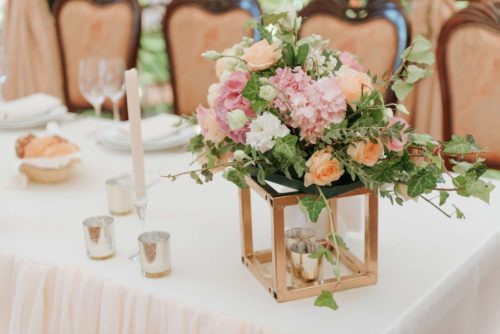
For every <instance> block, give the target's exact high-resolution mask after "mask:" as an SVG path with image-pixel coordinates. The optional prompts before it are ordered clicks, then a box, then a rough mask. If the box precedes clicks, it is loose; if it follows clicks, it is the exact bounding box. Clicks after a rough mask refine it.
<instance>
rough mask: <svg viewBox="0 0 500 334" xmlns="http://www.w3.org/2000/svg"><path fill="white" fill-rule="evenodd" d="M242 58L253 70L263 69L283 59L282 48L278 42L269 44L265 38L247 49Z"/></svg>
mask: <svg viewBox="0 0 500 334" xmlns="http://www.w3.org/2000/svg"><path fill="white" fill-rule="evenodd" d="M241 59H243V60H245V61H246V62H247V66H248V67H249V68H250V69H251V70H252V71H262V70H265V69H268V68H269V67H271V66H272V65H274V64H276V63H277V62H278V60H280V59H281V48H280V46H279V45H278V44H277V43H272V44H269V42H268V41H267V39H263V40H261V41H258V42H257V43H255V44H253V45H252V46H251V47H249V48H248V49H246V50H245V52H244V54H243V56H242V57H241Z"/></svg>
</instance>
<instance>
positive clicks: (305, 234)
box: [285, 227, 316, 271]
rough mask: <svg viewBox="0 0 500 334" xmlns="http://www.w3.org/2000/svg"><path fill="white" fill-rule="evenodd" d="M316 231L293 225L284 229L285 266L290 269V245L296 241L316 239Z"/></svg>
mask: <svg viewBox="0 0 500 334" xmlns="http://www.w3.org/2000/svg"><path fill="white" fill-rule="evenodd" d="M315 238H316V231H315V230H314V229H312V228H310V227H293V228H289V229H288V230H286V231H285V240H286V268H287V271H290V269H291V255H290V247H291V246H292V245H293V244H294V243H296V242H298V241H311V242H314V241H316V239H315Z"/></svg>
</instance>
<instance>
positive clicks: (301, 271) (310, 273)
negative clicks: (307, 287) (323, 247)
mask: <svg viewBox="0 0 500 334" xmlns="http://www.w3.org/2000/svg"><path fill="white" fill-rule="evenodd" d="M319 248H320V245H319V244H318V243H317V242H311V241H298V242H296V243H294V244H292V245H291V246H290V253H291V260H292V285H293V286H294V287H300V286H303V285H304V283H311V282H317V281H318V280H320V279H321V262H322V260H323V257H322V256H320V257H318V258H311V257H309V256H310V255H311V254H312V253H314V252H315V251H317V250H318V249H319Z"/></svg>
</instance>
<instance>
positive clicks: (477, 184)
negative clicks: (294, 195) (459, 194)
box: [465, 180, 495, 204]
mask: <svg viewBox="0 0 500 334" xmlns="http://www.w3.org/2000/svg"><path fill="white" fill-rule="evenodd" d="M494 188H495V186H494V185H493V183H491V182H484V181H483V180H475V181H473V182H469V183H467V185H466V187H465V191H467V192H468V193H469V195H470V196H473V197H476V198H479V199H480V200H482V201H484V202H486V203H488V204H489V203H490V193H491V191H492V190H493V189H494Z"/></svg>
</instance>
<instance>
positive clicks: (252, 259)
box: [240, 178, 378, 302]
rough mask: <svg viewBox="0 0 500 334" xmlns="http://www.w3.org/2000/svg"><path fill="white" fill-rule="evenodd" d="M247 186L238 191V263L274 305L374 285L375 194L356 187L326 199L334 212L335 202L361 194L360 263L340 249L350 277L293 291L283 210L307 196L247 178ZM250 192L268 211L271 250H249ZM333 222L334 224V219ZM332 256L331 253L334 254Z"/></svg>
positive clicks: (306, 284) (332, 279) (375, 242)
mask: <svg viewBox="0 0 500 334" xmlns="http://www.w3.org/2000/svg"><path fill="white" fill-rule="evenodd" d="M247 184H248V186H249V189H242V190H241V191H240V205H241V207H240V209H241V238H242V257H241V261H242V262H243V264H244V265H246V266H247V267H248V269H249V270H250V272H251V273H252V274H253V275H254V276H255V277H256V278H257V280H259V281H260V283H261V284H262V285H263V286H264V288H265V289H266V290H267V291H269V293H270V294H271V295H272V296H273V297H274V298H275V299H276V300H277V301H278V302H283V301H288V300H295V299H300V298H306V297H312V296H317V295H319V294H320V293H321V291H322V290H330V291H340V290H346V289H352V288H358V287H362V286H367V285H373V284H375V283H376V282H377V252H378V197H377V195H376V194H375V193H373V192H372V191H370V190H368V189H365V188H358V189H355V190H352V191H350V192H348V193H344V194H342V195H339V196H336V197H333V198H332V199H330V206H331V207H332V209H333V210H334V212H336V205H337V199H339V198H345V197H350V196H357V195H365V201H366V202H365V209H366V210H365V245H364V246H365V247H364V249H365V251H364V261H362V260H360V259H358V258H357V257H356V256H355V255H354V254H353V253H351V252H350V251H348V250H345V249H340V260H341V262H342V263H343V264H345V265H346V266H347V267H348V268H349V269H350V270H351V271H352V274H349V275H344V276H341V277H340V280H339V281H337V280H336V279H335V278H330V279H326V280H323V281H322V282H321V283H318V282H311V283H304V285H303V286H301V287H300V288H294V287H293V286H289V285H288V284H287V275H288V274H287V268H286V244H285V223H284V209H285V207H287V206H292V205H297V204H298V202H299V200H300V199H301V198H303V197H305V196H308V195H306V194H303V193H300V192H293V193H286V194H279V193H277V192H276V191H274V189H272V188H271V187H269V186H261V185H260V184H258V183H257V182H255V181H254V180H253V179H252V178H247ZM251 190H253V191H255V192H256V193H257V194H259V195H260V196H261V197H262V198H264V199H265V200H266V201H267V202H268V203H269V205H270V206H271V208H272V213H271V221H272V224H271V237H272V240H273V241H272V242H273V244H272V249H268V250H261V251H254V249H253V235H252V211H251V201H250V191H251ZM309 196H310V195H309ZM334 221H335V223H336V219H335V220H334ZM321 243H322V244H323V245H325V246H326V244H327V242H326V241H325V240H322V241H321ZM332 253H333V254H335V253H334V251H332ZM268 262H271V263H272V270H271V271H269V270H268V269H267V268H266V267H265V265H264V264H265V263H268Z"/></svg>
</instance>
